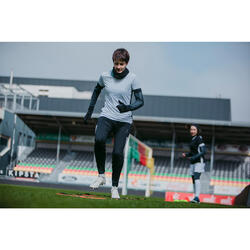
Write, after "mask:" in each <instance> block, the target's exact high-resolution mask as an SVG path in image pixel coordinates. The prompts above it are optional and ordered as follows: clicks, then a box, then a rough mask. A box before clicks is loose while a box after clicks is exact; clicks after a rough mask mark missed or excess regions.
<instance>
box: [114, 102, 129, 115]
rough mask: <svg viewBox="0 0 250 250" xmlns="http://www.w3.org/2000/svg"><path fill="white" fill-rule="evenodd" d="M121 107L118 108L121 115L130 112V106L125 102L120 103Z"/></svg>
mask: <svg viewBox="0 0 250 250" xmlns="http://www.w3.org/2000/svg"><path fill="white" fill-rule="evenodd" d="M119 103H120V104H119V105H117V106H116V107H117V108H118V109H119V111H120V113H125V112H128V111H130V108H129V105H125V104H124V103H123V102H121V101H119Z"/></svg>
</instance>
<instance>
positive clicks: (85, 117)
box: [83, 110, 93, 124]
mask: <svg viewBox="0 0 250 250" xmlns="http://www.w3.org/2000/svg"><path fill="white" fill-rule="evenodd" d="M92 112H93V111H90V110H89V111H88V112H87V113H86V115H85V116H84V117H83V123H84V124H88V120H89V119H91V116H92Z"/></svg>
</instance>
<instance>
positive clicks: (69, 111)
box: [0, 76, 250, 195]
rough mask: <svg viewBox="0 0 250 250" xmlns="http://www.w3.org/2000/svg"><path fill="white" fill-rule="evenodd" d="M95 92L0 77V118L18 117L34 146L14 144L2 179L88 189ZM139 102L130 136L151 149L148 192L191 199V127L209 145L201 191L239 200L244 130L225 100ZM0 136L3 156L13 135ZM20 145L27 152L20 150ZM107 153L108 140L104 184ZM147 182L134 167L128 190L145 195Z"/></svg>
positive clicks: (90, 84)
mask: <svg viewBox="0 0 250 250" xmlns="http://www.w3.org/2000/svg"><path fill="white" fill-rule="evenodd" d="M95 85H96V82H95V81H77V80H60V79H38V78H23V77H14V78H13V77H4V76H1V77H0V111H1V112H2V113H3V112H8V113H10V114H13V116H17V117H18V119H20V121H22V122H23V123H24V124H25V126H27V128H29V129H30V133H31V135H30V136H31V138H34V135H35V136H36V140H35V142H34V143H30V142H29V143H28V142H27V143H26V142H25V143H22V145H21V140H20V139H19V138H17V139H16V143H17V145H16V147H17V149H16V151H17V153H16V156H13V154H12V155H11V157H9V162H8V164H5V166H4V167H2V172H1V173H2V174H3V175H5V176H6V178H27V179H34V180H36V181H40V182H51V183H70V184H78V185H79V184H82V185H89V184H90V183H91V181H92V180H93V178H95V176H96V175H97V168H96V165H95V159H94V154H93V146H94V131H95V125H96V121H97V118H98V116H99V114H100V111H101V107H102V105H103V102H104V95H103V93H102V94H101V95H100V97H99V99H98V101H97V104H96V107H95V111H94V114H93V116H92V117H93V119H92V120H91V121H90V122H89V123H88V124H87V125H85V124H83V116H84V114H85V113H86V112H87V108H88V104H89V100H90V98H91V94H92V91H93V89H94V87H95ZM144 101H145V105H144V106H143V108H141V109H139V110H137V111H135V112H134V123H133V131H132V132H131V133H132V134H133V135H134V136H136V137H137V138H138V139H139V140H140V141H142V142H143V143H145V144H147V145H148V146H149V147H151V148H152V149H153V157H154V159H155V162H154V166H155V169H154V178H153V182H152V184H151V185H152V187H151V188H152V190H154V191H159V192H166V191H167V190H170V191H183V192H192V180H191V178H190V176H189V172H188V170H189V162H188V161H187V160H186V159H183V158H182V157H181V153H182V152H187V151H188V142H189V140H190V137H189V133H188V131H187V129H186V125H187V124H190V123H198V124H200V127H201V129H202V136H203V138H204V141H205V143H206V146H207V154H206V172H205V173H204V174H203V175H202V182H203V185H202V190H201V192H202V193H209V194H223V195H237V194H238V193H240V191H241V190H242V189H244V187H245V186H247V185H249V184H250V124H248V123H235V122H232V121H231V103H230V100H229V99H222V98H196V97H178V96H154V95H145V96H144ZM1 117H2V118H1V121H0V122H1V124H3V122H4V119H3V116H1ZM1 124H0V128H1ZM0 132H1V133H0V134H1V148H0V150H2V151H1V153H2V152H3V149H4V148H6V145H7V144H8V140H9V141H12V143H10V142H9V145H10V146H9V149H10V150H11V145H12V144H13V134H11V133H10V132H9V133H6V132H3V131H1V130H0ZM19 142H20V145H19V144H18V143H19ZM24 144H25V147H26V151H25V153H24V151H21V150H20V148H21V147H20V146H23V145H24ZM26 144H27V145H26ZM111 152H112V135H110V138H109V140H108V143H107V158H106V174H107V177H108V181H107V185H110V177H111ZM146 179H147V169H146V168H145V167H144V166H143V165H141V164H140V163H139V162H137V161H133V164H132V167H131V169H130V171H129V173H128V188H129V189H135V190H145V186H146ZM122 182H123V174H122V175H121V185H122Z"/></svg>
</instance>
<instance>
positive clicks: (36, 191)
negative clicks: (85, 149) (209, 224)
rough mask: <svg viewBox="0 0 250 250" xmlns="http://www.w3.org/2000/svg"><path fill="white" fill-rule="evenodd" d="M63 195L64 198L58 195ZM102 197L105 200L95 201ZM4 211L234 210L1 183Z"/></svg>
mask: <svg viewBox="0 0 250 250" xmlns="http://www.w3.org/2000/svg"><path fill="white" fill-rule="evenodd" d="M58 193H60V194H61V195H58ZM92 197H94V198H101V199H91V198H92ZM0 207H1V208H232V207H236V206H226V205H218V204H209V203H200V204H193V203H188V202H166V201H164V199H163V198H155V197H150V198H145V197H143V196H135V195H127V196H123V195H121V199H120V200H114V199H111V197H110V193H97V192H84V191H74V190H73V191H72V190H64V189H54V188H41V187H29V186H18V185H7V184H0Z"/></svg>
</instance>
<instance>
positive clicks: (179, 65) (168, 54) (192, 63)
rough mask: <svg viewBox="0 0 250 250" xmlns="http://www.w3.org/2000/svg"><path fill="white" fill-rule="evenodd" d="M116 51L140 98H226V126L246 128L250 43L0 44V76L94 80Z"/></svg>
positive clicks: (249, 104)
mask: <svg viewBox="0 0 250 250" xmlns="http://www.w3.org/2000/svg"><path fill="white" fill-rule="evenodd" d="M119 47H124V48H126V49H127V50H128V51H129V52H130V56H131V60H130V62H129V65H128V68H129V70H130V71H132V72H134V73H135V74H136V75H137V77H138V80H139V81H140V82H141V85H142V89H143V93H145V94H151V95H170V96H192V97H216V98H220V97H221V98H230V99H231V108H232V121H244V122H250V73H249V72H250V43H224V42H220V43H212V42H209V43H206V42H189V43H186V42H179V43H174V42H172V43H170V42H166V43H156V42H145V43H142V42H138V43H135V42H131V43H128V42H124V43H103V42H96V43H89V42H83V43H39V42H38V43H31V42H29V43H21V42H20V43H18V42H14V43H6V42H2V43H0V75H1V76H9V75H10V72H11V70H13V71H14V76H20V77H38V78H57V79H72V80H73V79H77V80H98V78H99V75H100V74H101V73H102V72H103V71H107V70H109V69H111V68H112V66H113V65H112V53H113V51H114V50H115V49H116V48H119Z"/></svg>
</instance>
